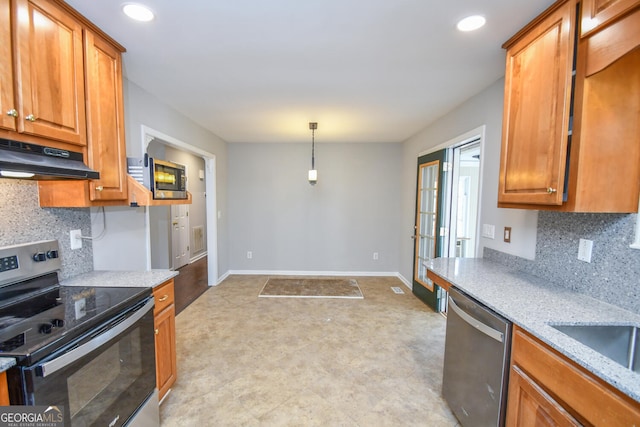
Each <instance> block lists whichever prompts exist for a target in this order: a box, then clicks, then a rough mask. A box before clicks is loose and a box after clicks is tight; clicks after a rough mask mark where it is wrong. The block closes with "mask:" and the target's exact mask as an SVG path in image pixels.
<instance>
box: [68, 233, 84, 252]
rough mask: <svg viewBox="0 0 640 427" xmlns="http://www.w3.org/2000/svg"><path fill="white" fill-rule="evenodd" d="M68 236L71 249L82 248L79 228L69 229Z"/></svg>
mask: <svg viewBox="0 0 640 427" xmlns="http://www.w3.org/2000/svg"><path fill="white" fill-rule="evenodd" d="M69 236H70V238H71V249H82V237H81V236H82V232H81V231H80V230H71V231H70V232H69Z"/></svg>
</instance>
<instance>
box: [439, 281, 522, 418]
mask: <svg viewBox="0 0 640 427" xmlns="http://www.w3.org/2000/svg"><path fill="white" fill-rule="evenodd" d="M448 304H449V308H448V312H447V331H446V341H445V351H444V374H443V378H442V395H443V396H444V398H445V400H446V401H447V403H448V404H449V407H450V408H451V410H452V411H453V413H454V414H455V415H456V417H457V418H458V420H459V421H460V423H461V424H462V425H463V426H473V427H476V426H503V425H504V419H505V412H506V398H507V396H506V394H507V378H508V375H509V350H510V348H511V344H510V343H511V322H509V321H508V320H506V319H504V318H502V317H500V316H499V315H497V314H496V313H494V312H493V311H491V310H490V309H488V308H487V307H485V306H483V305H482V304H480V303H479V302H477V301H475V300H474V299H472V298H470V297H469V296H467V295H465V294H463V293H462V292H460V291H459V290H458V289H455V288H451V289H450V290H449V299H448Z"/></svg>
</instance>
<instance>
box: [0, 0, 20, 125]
mask: <svg viewBox="0 0 640 427" xmlns="http://www.w3.org/2000/svg"><path fill="white" fill-rule="evenodd" d="M11 46H12V42H11V7H10V5H9V0H0V128H3V129H8V130H16V119H15V118H14V117H13V116H14V115H17V114H18V112H17V110H16V109H15V108H16V105H15V98H14V96H13V60H12V58H13V54H12V52H11ZM14 111H15V113H14Z"/></svg>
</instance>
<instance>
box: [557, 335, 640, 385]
mask: <svg viewBox="0 0 640 427" xmlns="http://www.w3.org/2000/svg"><path fill="white" fill-rule="evenodd" d="M549 326H551V327H553V328H555V329H557V330H558V331H560V332H562V333H564V334H566V335H568V336H570V337H571V338H573V339H575V340H576V341H579V342H581V343H582V344H584V345H586V346H588V347H591V348H592V349H594V350H595V351H597V352H598V353H600V354H602V355H603V356H605V357H608V358H609V359H611V360H613V361H614V362H616V363H618V364H620V365H622V366H624V367H625V368H627V369H630V370H632V371H634V372H637V373H640V349H639V348H638V347H639V346H640V336H639V335H640V326H626V325H609V324H606V325H602V324H600V325H549Z"/></svg>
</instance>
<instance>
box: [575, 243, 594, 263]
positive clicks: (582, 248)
mask: <svg viewBox="0 0 640 427" xmlns="http://www.w3.org/2000/svg"><path fill="white" fill-rule="evenodd" d="M592 250H593V240H587V239H580V244H579V245H578V259H579V260H580V261H584V262H591V251H592Z"/></svg>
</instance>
